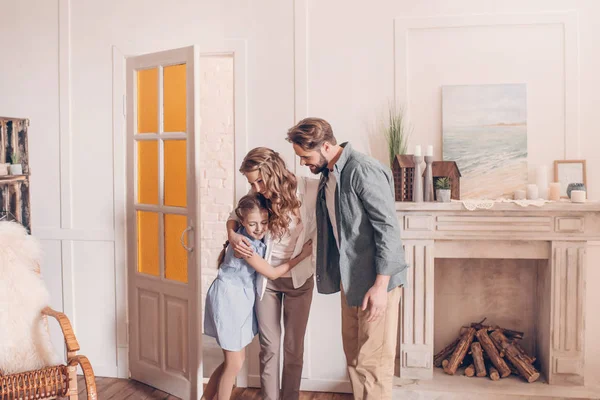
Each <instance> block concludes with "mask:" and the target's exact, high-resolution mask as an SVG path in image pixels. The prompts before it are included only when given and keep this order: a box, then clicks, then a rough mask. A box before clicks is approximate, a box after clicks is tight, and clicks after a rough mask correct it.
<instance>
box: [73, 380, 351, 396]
mask: <svg viewBox="0 0 600 400" xmlns="http://www.w3.org/2000/svg"><path fill="white" fill-rule="evenodd" d="M78 387H79V399H80V400H87V395H86V392H85V382H84V380H83V378H82V377H79V382H78ZM96 387H97V389H98V400H108V399H113V400H124V399H128V400H143V399H156V400H167V399H168V400H177V399H178V398H177V397H175V396H170V395H169V394H168V393H165V392H162V391H160V390H158V389H154V388H152V387H150V386H147V385H144V384H143V383H139V382H136V381H132V380H126V379H114V378H96ZM231 399H232V400H234V399H235V400H260V399H261V397H260V391H259V390H258V389H244V388H235V389H234V391H233V395H232V396H231ZM300 400H352V395H349V394H339V393H316V392H302V393H301V394H300Z"/></svg>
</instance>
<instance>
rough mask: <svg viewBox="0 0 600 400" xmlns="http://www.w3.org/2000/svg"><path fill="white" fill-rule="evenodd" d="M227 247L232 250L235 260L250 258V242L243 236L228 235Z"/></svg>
mask: <svg viewBox="0 0 600 400" xmlns="http://www.w3.org/2000/svg"><path fill="white" fill-rule="evenodd" d="M229 245H230V246H231V247H232V248H233V254H234V255H235V256H236V257H237V258H248V257H252V255H253V254H254V250H252V246H251V245H250V240H248V238H247V237H246V236H244V235H240V234H239V233H232V234H231V235H229Z"/></svg>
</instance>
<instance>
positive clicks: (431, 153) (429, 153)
mask: <svg viewBox="0 0 600 400" xmlns="http://www.w3.org/2000/svg"><path fill="white" fill-rule="evenodd" d="M425 155H426V156H429V157H433V146H432V145H429V146H427V153H426V154H425Z"/></svg>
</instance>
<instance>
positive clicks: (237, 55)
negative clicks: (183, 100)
mask: <svg viewBox="0 0 600 400" xmlns="http://www.w3.org/2000/svg"><path fill="white" fill-rule="evenodd" d="M246 49H247V41H246V40H245V39H232V40H226V41H225V46H224V48H223V49H221V50H218V51H217V50H214V51H210V52H206V53H204V52H203V53H202V55H215V54H233V57H234V79H235V86H234V115H235V117H234V118H235V119H234V124H235V141H234V152H235V158H234V159H235V165H236V166H237V165H240V164H241V162H242V159H243V157H244V156H245V155H246V153H247V151H248V99H247V93H248V89H247V50H246ZM126 54H127V53H126V52H125V51H123V50H121V49H120V48H119V47H117V46H113V47H112V61H113V63H112V73H113V75H112V76H113V82H112V83H113V86H112V89H113V90H112V104H113V121H112V126H113V155H114V158H113V182H114V186H113V191H114V192H113V194H114V229H115V237H114V238H115V241H114V243H115V252H114V257H115V282H116V316H117V321H116V337H117V367H118V370H117V371H118V373H117V376H116V377H118V378H123V379H127V378H129V377H130V374H129V333H128V332H129V315H128V290H127V275H128V273H127V260H128V253H129V252H128V250H127V220H126V215H127V214H126V212H127V179H126V171H127V168H126V160H127V145H126V144H127V127H126V99H125V96H126V91H127V87H126V57H127V56H126ZM196 65H199V62H198V60H196ZM198 85H199V80H196V85H195V86H196V88H195V90H196V93H199V89H198ZM197 100H198V101H196V103H197V105H199V104H200V101H201V99H199V98H198V99H197ZM196 115H198V113H196ZM197 121H198V120H197ZM196 134H197V135H198V134H201V131H200V130H199V129H198V128H196ZM198 143H199V141H198V140H197V141H196V146H198ZM199 154H200V152H199V151H198V148H196V157H198V155H199ZM196 161H198V160H196ZM196 165H199V163H198V162H197V163H196ZM196 177H197V180H198V179H199V177H200V175H199V174H198V173H196ZM196 186H197V187H199V185H196ZM247 192H248V186H247V183H246V181H245V180H244V179H240V177H239V176H237V175H236V177H235V196H236V200H237V199H239V198H240V197H242V196H243V195H244V194H246V193H247ZM200 217H201V216H200V215H199V214H198V220H197V224H196V226H197V227H198V226H200V220H199V218H200ZM194 236H195V237H196V243H195V246H196V249H197V250H198V251H200V249H201V246H200V235H194ZM197 262H198V261H197ZM200 276H201V274H199V277H200ZM198 285H199V287H201V286H200V282H198ZM200 295H201V293H200ZM203 300H204V299H198V301H199V302H200V303H198V304H202V302H203ZM198 329H199V332H202V326H199V327H198ZM201 340H202V335H199V341H198V343H197V353H198V354H199V355H200V357H201V354H202V342H201ZM200 357H199V358H198V359H201V358H200ZM244 372H245V374H244ZM197 380H198V382H202V365H201V363H200V365H199V368H198V371H197ZM246 382H247V371H243V372H242V373H241V374H240V377H239V378H238V382H237V384H238V386H246V385H247V383H246ZM199 396H200V395H198V397H199Z"/></svg>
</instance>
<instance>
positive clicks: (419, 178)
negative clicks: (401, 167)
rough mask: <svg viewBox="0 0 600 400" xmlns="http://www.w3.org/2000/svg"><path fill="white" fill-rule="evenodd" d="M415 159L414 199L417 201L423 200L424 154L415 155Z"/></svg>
mask: <svg viewBox="0 0 600 400" xmlns="http://www.w3.org/2000/svg"><path fill="white" fill-rule="evenodd" d="M413 157H414V161H415V174H414V176H413V201H414V202H415V203H422V202H423V171H422V169H421V163H422V162H423V156H413Z"/></svg>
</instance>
